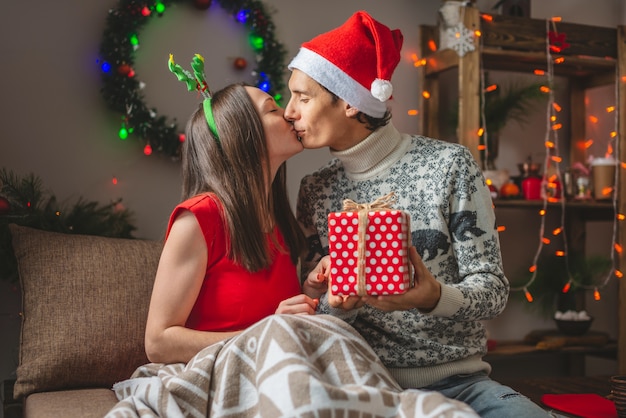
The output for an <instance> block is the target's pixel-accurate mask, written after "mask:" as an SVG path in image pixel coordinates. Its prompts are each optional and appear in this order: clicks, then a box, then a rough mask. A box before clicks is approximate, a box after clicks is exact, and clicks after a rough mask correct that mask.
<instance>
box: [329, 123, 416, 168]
mask: <svg viewBox="0 0 626 418" xmlns="http://www.w3.org/2000/svg"><path fill="white" fill-rule="evenodd" d="M408 137H409V135H403V134H401V133H400V132H398V130H397V129H396V128H395V126H393V124H392V123H391V122H390V123H388V124H387V125H385V126H383V127H382V128H379V129H377V130H376V131H374V132H372V133H371V134H370V135H369V136H367V137H366V138H365V139H364V140H363V141H361V142H359V143H358V144H356V145H355V146H353V147H351V148H348V149H346V150H343V151H332V150H331V151H330V153H331V155H332V156H333V157H336V158H339V160H341V162H342V163H343V166H344V168H345V170H346V173H347V175H348V176H349V177H351V178H353V179H355V180H364V179H367V178H370V177H373V176H375V175H377V174H378V173H380V172H381V171H383V170H385V169H386V168H389V167H390V166H391V165H393V164H394V163H395V162H397V161H398V160H399V159H400V158H401V157H402V155H404V153H405V152H406V150H407V148H408V146H409V145H410V141H409V140H408V139H409V138H408Z"/></svg>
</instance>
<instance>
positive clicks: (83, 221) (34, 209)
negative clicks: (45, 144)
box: [0, 168, 136, 282]
mask: <svg viewBox="0 0 626 418" xmlns="http://www.w3.org/2000/svg"><path fill="white" fill-rule="evenodd" d="M0 199H1V200H2V201H1V203H3V204H5V205H8V210H5V211H4V212H0V280H7V281H9V282H16V281H17V260H16V259H15V256H14V254H13V248H12V245H11V233H10V232H9V227H8V225H9V224H11V223H14V224H17V225H21V226H28V227H31V228H36V229H41V230H44V231H53V232H62V233H67V234H83V235H97V236H104V237H114V238H133V236H132V232H133V231H134V230H135V229H136V228H135V226H134V225H133V214H132V212H130V211H129V210H127V209H124V208H121V206H120V202H121V201H120V200H118V201H115V202H111V203H109V204H106V205H101V204H100V203H98V202H95V201H88V200H85V199H83V198H82V197H81V198H79V199H78V200H77V201H76V202H75V203H73V204H65V205H62V204H60V203H59V202H58V201H57V198H56V196H55V195H54V194H51V193H48V192H45V191H44V190H43V182H42V181H41V179H40V178H39V177H38V176H36V175H35V174H32V173H31V174H28V175H26V176H24V177H23V178H20V177H19V176H17V175H16V174H15V173H13V172H12V171H9V170H6V169H4V168H2V169H0Z"/></svg>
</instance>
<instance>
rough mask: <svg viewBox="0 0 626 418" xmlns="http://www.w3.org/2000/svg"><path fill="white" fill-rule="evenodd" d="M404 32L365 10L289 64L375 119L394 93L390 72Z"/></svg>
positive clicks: (305, 48) (306, 47)
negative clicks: (379, 20) (392, 28)
mask: <svg viewBox="0 0 626 418" xmlns="http://www.w3.org/2000/svg"><path fill="white" fill-rule="evenodd" d="M402 41H403V36H402V33H401V32H400V30H398V29H395V30H391V29H389V28H388V27H387V26H385V25H383V24H382V23H380V22H377V21H376V20H374V19H373V18H372V17H371V16H370V15H369V14H367V12H364V11H359V12H356V13H355V14H353V15H352V16H351V17H350V18H349V19H348V20H347V21H346V22H345V23H344V24H343V25H341V26H339V27H338V28H336V29H333V30H331V31H329V32H326V33H323V34H321V35H318V36H317V37H315V38H313V39H312V40H310V41H309V42H305V43H303V44H302V46H301V47H300V51H299V52H298V54H297V55H296V56H295V58H294V59H293V60H292V61H291V63H290V64H289V69H290V70H293V69H298V70H300V71H302V72H304V73H305V74H307V75H308V76H309V77H311V78H312V79H314V80H315V81H317V82H318V83H320V84H321V85H322V86H324V87H326V88H327V89H328V90H330V91H331V92H333V93H334V94H336V95H337V96H338V97H340V98H341V99H343V100H345V101H346V102H348V103H349V104H350V105H351V106H354V107H356V108H357V109H359V110H360V111H361V112H363V113H365V114H366V115H369V116H372V117H376V118H380V117H382V116H384V114H385V112H386V111H387V105H386V104H385V102H386V101H387V100H388V99H389V98H390V97H391V93H392V91H393V88H392V85H391V76H392V74H393V71H394V70H395V68H396V66H397V65H398V63H399V62H400V49H401V48H402Z"/></svg>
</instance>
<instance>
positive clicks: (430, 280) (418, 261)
mask: <svg viewBox="0 0 626 418" xmlns="http://www.w3.org/2000/svg"><path fill="white" fill-rule="evenodd" d="M409 258H410V259H411V264H413V267H414V270H415V274H414V277H415V286H414V287H413V288H411V289H409V290H408V291H407V292H406V293H403V294H401V295H385V296H370V295H368V296H364V297H363V301H364V302H365V303H367V304H368V305H371V306H373V307H375V308H377V309H380V310H381V311H386V312H390V311H406V310H409V309H414V308H417V309H419V310H421V311H423V312H429V311H432V310H433V309H435V307H436V306H437V304H438V303H439V299H440V298H441V283H439V282H438V281H437V280H436V279H435V277H434V276H433V275H432V273H431V272H430V271H429V270H428V268H427V267H426V265H425V264H424V262H423V261H422V258H421V257H420V256H419V254H418V253H417V250H416V249H415V247H411V248H410V250H409Z"/></svg>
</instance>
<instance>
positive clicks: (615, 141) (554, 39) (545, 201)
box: [413, 7, 626, 302]
mask: <svg viewBox="0 0 626 418" xmlns="http://www.w3.org/2000/svg"><path fill="white" fill-rule="evenodd" d="M464 12H465V8H464V7H462V8H461V11H460V13H461V19H460V20H461V21H464V19H463V14H464ZM481 19H482V20H483V21H485V22H486V23H488V22H491V21H492V20H493V17H492V16H491V15H489V14H481ZM560 21H561V19H560V18H559V17H553V18H551V19H548V20H546V35H545V36H546V70H545V71H544V70H540V69H536V70H535V71H534V74H535V75H537V76H545V77H546V83H545V85H542V87H541V91H542V92H543V93H545V94H546V95H547V99H548V100H547V107H546V133H545V137H544V139H543V141H544V144H543V145H544V147H545V151H546V152H545V160H544V167H545V169H544V174H543V176H542V185H541V187H542V190H543V191H544V192H543V193H542V205H541V209H540V210H539V216H540V217H541V218H540V225H539V231H538V236H539V239H538V245H537V249H536V251H535V254H534V256H533V259H532V264H531V266H530V267H529V269H528V270H529V272H530V273H531V275H530V278H529V279H528V280H527V281H526V282H525V283H523V284H521V285H519V286H512V287H511V291H515V292H523V293H524V295H525V298H526V300H527V301H528V302H533V300H534V298H533V295H532V294H531V292H530V290H529V288H530V287H531V285H532V284H533V283H534V282H535V281H536V280H537V278H538V275H537V272H538V265H539V259H540V256H541V255H542V253H543V252H544V249H545V246H546V245H548V244H550V243H552V240H553V239H554V238H552V237H557V236H560V238H561V241H562V244H561V245H562V247H561V249H558V250H556V251H555V254H554V255H555V256H557V257H563V258H564V261H565V262H564V263H563V265H564V268H565V269H566V277H567V278H568V281H567V282H566V283H565V285H564V286H563V288H562V292H563V293H567V292H569V291H570V290H571V289H572V288H573V287H574V286H575V287H576V288H577V289H581V290H585V291H593V297H594V300H596V301H599V300H600V299H601V294H600V291H601V290H603V289H604V288H606V286H607V285H608V284H609V282H610V281H611V279H612V278H613V277H616V278H622V277H623V273H622V272H621V271H620V270H619V269H618V268H616V254H621V252H622V246H621V245H620V243H619V242H618V226H619V225H618V223H619V221H623V220H624V219H626V216H625V215H624V214H621V213H618V202H617V192H616V185H617V184H618V179H619V168H626V164H625V163H623V162H619V164H618V165H617V166H616V168H617V169H616V170H615V171H614V179H613V186H612V188H611V189H610V190H608V191H607V192H608V193H612V206H613V212H614V214H615V216H614V218H613V230H612V236H611V251H610V261H611V268H610V271H608V273H607V274H606V276H604V278H602V279H601V280H598V282H596V283H592V284H584V283H581V282H579V281H576V280H575V279H574V277H573V275H572V274H571V271H570V267H569V265H570V263H569V261H568V259H569V256H570V254H569V248H568V239H567V235H566V234H567V231H566V228H565V214H566V206H567V205H566V203H567V202H566V198H565V197H562V195H564V193H563V191H561V187H560V185H562V184H564V182H563V178H562V175H561V172H562V170H561V163H562V162H563V158H562V157H561V153H560V148H559V131H560V129H561V128H562V123H561V122H560V121H559V118H558V116H559V113H560V112H561V110H562V108H561V106H560V105H559V104H558V103H557V102H556V100H555V95H554V90H555V89H554V77H555V71H554V66H555V65H560V64H562V63H563V62H565V59H566V58H565V57H564V56H563V55H561V54H560V52H562V50H563V49H564V48H565V47H567V44H566V42H565V35H566V34H564V33H561V34H560V33H559V32H558V30H557V23H558V22H560ZM473 35H474V40H475V44H477V46H478V48H479V57H481V58H480V59H481V62H480V66H479V68H480V120H481V127H480V129H479V131H478V133H477V134H478V137H479V138H480V141H479V151H480V152H481V153H482V155H483V156H484V158H486V157H487V153H488V152H489V147H487V146H485V144H487V139H488V135H489V132H487V130H486V126H487V123H486V116H485V92H487V91H491V90H492V89H495V88H497V86H495V85H494V86H486V85H485V71H484V68H483V65H482V56H483V54H482V52H483V42H482V33H481V32H480V31H479V30H476V31H475V32H474V34H473ZM456 36H457V37H460V36H462V35H461V34H460V33H457V34H456ZM476 41H477V42H476ZM428 48H429V49H430V50H431V51H432V52H434V51H436V50H437V45H436V44H435V42H434V41H433V40H432V39H431V40H429V41H428ZM413 61H414V66H416V67H419V66H424V65H426V64H427V60H426V58H424V57H421V58H420V57H417V56H416V55H414V57H413ZM620 81H621V80H620V79H619V77H618V76H617V69H616V77H615V97H616V98H617V97H618V94H617V93H618V88H619V83H620ZM422 95H423V97H424V98H425V99H427V100H428V99H429V98H430V97H431V93H430V92H428V91H423V92H422ZM606 110H607V113H613V115H614V130H613V131H612V132H611V133H610V137H611V139H610V143H609V147H608V148H609V150H610V152H611V153H612V154H613V155H615V156H619V155H620V152H619V147H620V141H619V137H618V133H617V132H618V115H619V112H618V111H617V110H618V109H617V106H616V105H615V106H610V107H608V108H607V109H606ZM589 119H590V121H591V122H592V123H597V122H598V118H597V117H595V116H590V117H589ZM593 142H594V141H593V139H589V140H587V141H585V143H584V148H585V150H587V149H589V147H591V145H592V144H593ZM550 203H553V204H556V203H558V204H560V205H559V206H560V214H561V217H560V226H559V227H557V228H554V229H553V230H552V231H546V218H547V216H546V215H547V213H548V210H549V209H550V208H551V207H554V206H553V205H550ZM504 229H505V227H501V228H499V230H500V231H502V230H504ZM550 235H552V237H550ZM594 279H596V280H597V278H594ZM592 281H593V280H592Z"/></svg>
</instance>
